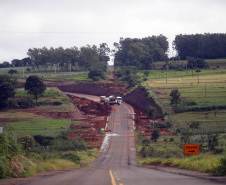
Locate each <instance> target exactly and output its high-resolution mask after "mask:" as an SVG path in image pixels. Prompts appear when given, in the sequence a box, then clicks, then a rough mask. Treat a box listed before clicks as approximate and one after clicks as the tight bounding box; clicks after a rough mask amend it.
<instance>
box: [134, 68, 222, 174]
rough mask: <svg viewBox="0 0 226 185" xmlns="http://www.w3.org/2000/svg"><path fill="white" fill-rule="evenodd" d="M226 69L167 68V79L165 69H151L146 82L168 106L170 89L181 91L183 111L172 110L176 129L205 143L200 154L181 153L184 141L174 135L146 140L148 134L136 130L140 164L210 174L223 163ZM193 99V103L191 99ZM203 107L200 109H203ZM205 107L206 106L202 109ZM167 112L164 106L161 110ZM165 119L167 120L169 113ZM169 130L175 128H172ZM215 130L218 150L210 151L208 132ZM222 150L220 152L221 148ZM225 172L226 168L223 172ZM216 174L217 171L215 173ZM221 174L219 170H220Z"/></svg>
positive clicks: (195, 141)
mask: <svg viewBox="0 0 226 185" xmlns="http://www.w3.org/2000/svg"><path fill="white" fill-rule="evenodd" d="M225 79H226V70H225V69H223V68H222V69H208V70H202V71H201V73H200V74H199V79H198V75H197V74H196V73H195V72H194V73H193V77H192V71H187V74H186V71H173V70H171V71H168V73H167V83H166V73H165V71H159V72H158V71H151V74H150V75H149V80H148V81H147V83H148V84H149V86H151V87H152V88H153V89H154V91H155V92H156V94H157V96H158V97H160V98H161V100H162V102H163V103H164V104H166V105H168V106H169V107H171V106H170V98H171V97H170V96H169V94H170V92H171V90H173V89H178V90H179V92H180V93H181V98H182V102H183V107H182V108H185V110H184V111H182V112H180V113H174V114H173V120H174V124H175V126H176V128H177V129H182V130H183V129H184V130H186V129H187V130H188V131H189V133H190V134H191V135H190V136H189V137H190V142H191V143H193V144H200V143H199V142H201V141H200V140H201V139H202V138H205V139H204V141H202V142H203V143H202V145H205V147H206V149H205V150H203V151H201V152H200V155H190V156H184V155H183V142H181V140H180V139H179V138H178V137H177V136H161V137H160V138H159V139H158V141H157V142H152V141H150V143H149V144H147V141H145V140H147V139H148V140H150V137H147V136H146V137H143V136H142V135H140V132H139V131H136V148H137V154H138V157H137V160H138V164H140V165H149V164H153V165H164V166H177V167H178V168H183V169H190V170H196V171H200V172H207V173H210V174H213V173H215V172H216V170H217V169H218V167H219V166H220V167H221V166H222V165H223V164H222V159H224V157H225V156H226V121H225V115H226V114H225V108H223V109H220V107H224V106H225V105H226V91H225V88H226V83H225V82H226V81H225ZM143 86H144V87H145V89H146V90H147V91H149V95H150V96H152V97H153V98H154V99H155V101H156V100H157V101H156V102H157V103H158V105H160V107H162V108H163V109H164V108H165V107H164V105H163V104H162V103H161V102H159V100H158V99H157V98H156V97H155V95H154V93H153V92H152V91H151V90H150V89H149V88H148V87H147V86H146V84H145V83H143ZM191 102H192V103H191ZM205 107H217V109H214V110H208V109H205ZM202 109H203V110H202ZM204 109H205V110H204ZM188 110H189V112H188ZM164 111H165V112H167V111H166V110H164ZM165 119H166V120H167V121H169V117H168V115H166V116H165ZM192 122H198V123H199V124H200V128H199V129H195V130H194V131H193V130H191V129H190V130H189V126H188V125H189V124H190V123H192ZM170 130H171V131H173V132H175V131H174V130H173V129H170ZM208 133H210V134H213V135H215V134H218V143H217V145H218V146H217V147H218V148H220V149H221V152H219V153H217V152H214V151H210V150H209V149H207V148H208V145H209V144H208V142H209V141H210V139H209V141H208V137H207V134H208ZM222 151H223V152H222ZM223 173H224V174H225V171H224V172H223ZM215 174H216V175H219V174H217V173H215ZM221 174H222V173H221Z"/></svg>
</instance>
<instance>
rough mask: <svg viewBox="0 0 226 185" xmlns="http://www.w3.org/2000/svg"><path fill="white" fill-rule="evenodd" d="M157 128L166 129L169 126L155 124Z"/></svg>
mask: <svg viewBox="0 0 226 185" xmlns="http://www.w3.org/2000/svg"><path fill="white" fill-rule="evenodd" d="M155 127H156V128H166V127H167V126H166V125H165V124H163V123H155Z"/></svg>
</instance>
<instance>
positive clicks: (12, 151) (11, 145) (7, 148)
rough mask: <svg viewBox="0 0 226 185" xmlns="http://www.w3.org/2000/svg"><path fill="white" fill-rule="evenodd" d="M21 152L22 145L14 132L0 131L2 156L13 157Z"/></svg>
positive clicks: (0, 152) (0, 151)
mask: <svg viewBox="0 0 226 185" xmlns="http://www.w3.org/2000/svg"><path fill="white" fill-rule="evenodd" d="M20 152H21V145H20V144H19V143H18V142H17V137H16V135H15V133H14V132H8V131H5V132H4V133H2V134H1V133H0V156H5V157H7V159H11V158H13V157H14V156H16V155H18V154H19V153H20Z"/></svg>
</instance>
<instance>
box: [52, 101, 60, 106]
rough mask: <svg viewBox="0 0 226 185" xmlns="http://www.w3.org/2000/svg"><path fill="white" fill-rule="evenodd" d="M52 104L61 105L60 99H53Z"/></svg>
mask: <svg viewBox="0 0 226 185" xmlns="http://www.w3.org/2000/svg"><path fill="white" fill-rule="evenodd" d="M53 105H62V102H61V101H54V102H53Z"/></svg>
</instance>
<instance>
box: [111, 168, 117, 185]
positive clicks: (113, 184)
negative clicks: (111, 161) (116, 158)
mask: <svg viewBox="0 0 226 185" xmlns="http://www.w3.org/2000/svg"><path fill="white" fill-rule="evenodd" d="M109 173H110V176H111V184H112V185H117V184H116V183H115V178H114V176H113V174H112V172H111V170H110V171H109Z"/></svg>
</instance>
